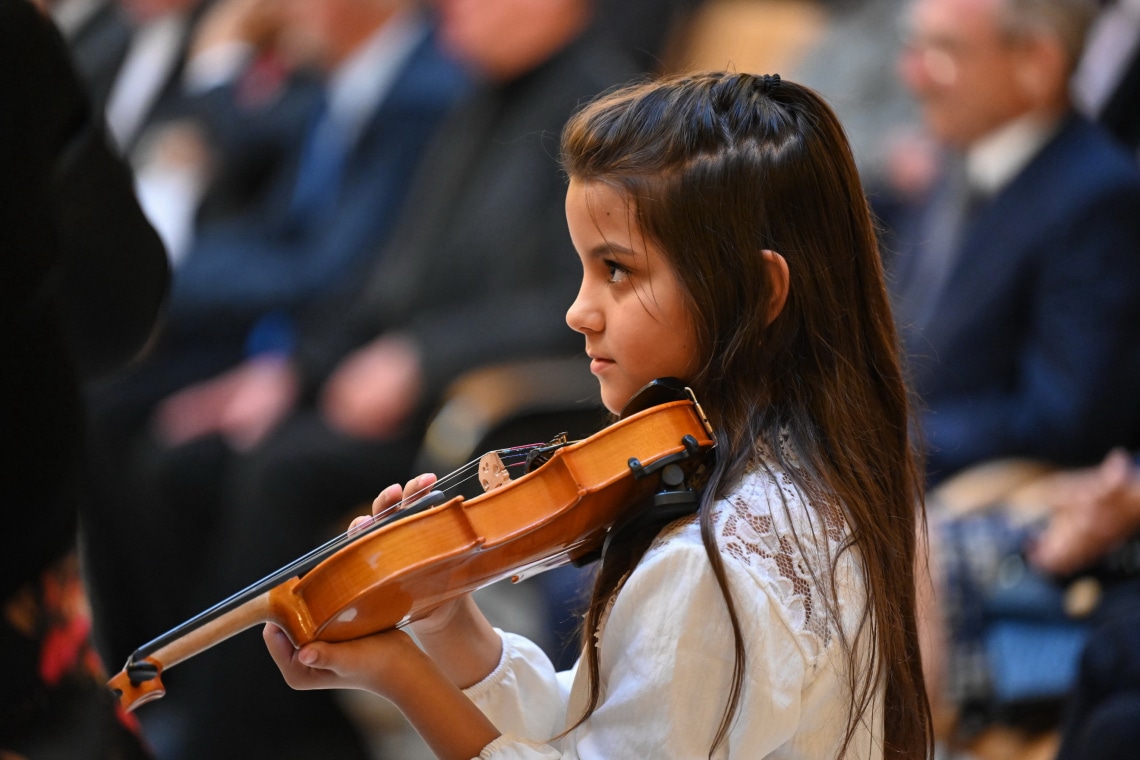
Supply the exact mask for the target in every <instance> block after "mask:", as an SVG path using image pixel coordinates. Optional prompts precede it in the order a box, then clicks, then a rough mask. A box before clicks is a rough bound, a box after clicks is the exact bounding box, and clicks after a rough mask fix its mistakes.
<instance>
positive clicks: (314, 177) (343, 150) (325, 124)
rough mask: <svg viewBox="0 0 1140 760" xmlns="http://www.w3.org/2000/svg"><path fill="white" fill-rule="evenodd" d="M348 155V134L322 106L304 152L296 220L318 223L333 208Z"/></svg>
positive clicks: (296, 188)
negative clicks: (346, 137)
mask: <svg viewBox="0 0 1140 760" xmlns="http://www.w3.org/2000/svg"><path fill="white" fill-rule="evenodd" d="M347 156H348V145H347V140H346V139H345V136H344V134H343V132H342V130H341V129H340V127H339V125H337V123H336V121H335V120H334V119H333V118H332V117H331V115H330V112H329V110H328V108H327V106H322V107H321V108H320V109H318V112H317V114H316V117H315V118H314V119H313V124H312V128H311V130H310V132H309V136H308V138H307V139H306V141H305V145H304V148H303V150H302V152H301V161H300V164H299V166H298V169H297V180H296V184H295V185H294V188H293V198H292V201H291V203H290V206H289V211H290V215H291V216H292V217H293V221H294V222H300V223H301V224H303V225H304V224H316V223H319V222H320V221H322V220H323V218H324V217H325V216H326V215H327V214H328V213H329V212H331V211H332V209H333V208H334V207H335V205H336V199H337V195H338V194H339V193H340V185H341V180H342V178H343V176H344V167H345V163H346V159H347Z"/></svg>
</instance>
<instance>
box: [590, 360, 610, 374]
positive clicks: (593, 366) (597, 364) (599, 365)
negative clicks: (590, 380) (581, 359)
mask: <svg viewBox="0 0 1140 760" xmlns="http://www.w3.org/2000/svg"><path fill="white" fill-rule="evenodd" d="M612 364H613V361H612V360H610V359H601V358H597V357H592V358H591V359H590V372H592V373H594V374H597V373H598V372H601V371H602V370H604V369H605V368H606V367H609V366H611V365H612Z"/></svg>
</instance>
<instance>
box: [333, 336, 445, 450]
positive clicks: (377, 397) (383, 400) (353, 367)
mask: <svg viewBox="0 0 1140 760" xmlns="http://www.w3.org/2000/svg"><path fill="white" fill-rule="evenodd" d="M421 395H422V372H421V366H420V354H419V349H418V348H417V347H416V345H415V343H414V342H412V341H411V340H409V339H407V338H405V337H402V336H398V335H386V336H383V337H381V338H378V339H376V340H374V341H372V342H371V343H369V344H367V345H366V346H364V347H363V348H360V349H358V350H357V351H356V352H355V353H353V354H351V355H350V356H348V357H347V358H346V359H345V360H344V361H342V362H341V364H340V366H339V367H338V368H337V370H336V372H335V373H334V374H333V375H332V377H330V378H329V379H328V381H327V382H326V383H325V385H324V388H323V390H322V393H321V410H322V411H323V412H324V415H325V419H326V420H327V421H328V423H329V424H330V425H332V426H333V427H335V428H337V429H338V430H340V431H342V432H344V433H346V434H348V435H351V436H356V437H358V438H386V437H388V436H390V435H392V434H394V433H396V432H397V431H398V430H399V429H400V428H401V426H402V425H403V424H404V423H405V422H406V421H407V419H408V417H409V416H410V415H411V413H412V411H413V410H414V409H415V408H416V404H418V403H419V401H420V396H421Z"/></svg>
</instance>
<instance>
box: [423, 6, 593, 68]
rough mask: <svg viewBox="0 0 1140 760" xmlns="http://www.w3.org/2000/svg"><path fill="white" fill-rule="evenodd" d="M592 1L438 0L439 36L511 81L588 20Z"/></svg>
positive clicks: (464, 55)
mask: <svg viewBox="0 0 1140 760" xmlns="http://www.w3.org/2000/svg"><path fill="white" fill-rule="evenodd" d="M590 2H591V0H435V3H434V4H435V6H436V8H437V10H438V13H439V22H440V38H441V40H442V41H443V44H444V46H445V47H446V48H447V49H448V50H449V51H450V52H451V53H452V54H453V55H454V56H456V57H457V58H458V59H459V60H461V61H463V62H464V63H466V64H468V65H470V66H473V67H474V68H475V69H476V70H477V71H479V72H480V73H481V74H483V75H484V76H486V77H488V78H490V79H492V80H495V81H510V80H511V79H514V78H515V77H517V76H519V75H521V74H523V73H525V72H527V71H529V70H530V69H532V68H534V67H535V66H537V65H538V64H540V63H542V62H543V61H545V60H546V59H547V58H549V57H551V56H552V55H553V54H554V53H555V52H557V51H558V50H560V49H561V48H562V47H563V46H564V45H565V44H566V43H567V42H569V41H570V40H572V39H573V38H574V37H576V36H577V35H578V33H579V32H581V30H582V29H583V28H584V27H585V26H586V24H587V23H588V21H589V18H590Z"/></svg>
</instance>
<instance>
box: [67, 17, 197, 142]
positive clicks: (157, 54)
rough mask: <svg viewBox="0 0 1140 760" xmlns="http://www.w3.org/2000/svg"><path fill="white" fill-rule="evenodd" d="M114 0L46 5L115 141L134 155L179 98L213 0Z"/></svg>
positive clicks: (176, 103) (175, 105) (177, 102)
mask: <svg viewBox="0 0 1140 760" xmlns="http://www.w3.org/2000/svg"><path fill="white" fill-rule="evenodd" d="M109 2H110V5H108V4H107V3H106V2H102V1H101V0H91V1H89V2H82V0H53V2H50V3H49V6H50V7H51V9H52V13H53V14H55V16H56V18H58V19H60V20H61V22H63V23H64V24H66V25H67V27H68V28H70V29H71V30H72V31H71V34H70V36H69V44H70V46H71V49H72V58H73V60H74V61H75V64H76V66H77V67H78V68H79V71H80V75H81V76H82V78H83V80H84V82H85V84H86V85H87V89H88V92H89V93H90V96H91V98H92V100H93V103H94V106H95V108H96V111H97V112H100V113H102V114H103V115H104V117H105V118H106V120H107V129H108V132H109V133H110V135H111V137H112V141H113V143H114V145H116V146H117V147H118V148H119V150H120V151H121V152H122V153H123V155H124V156H127V157H129V158H131V159H133V154H134V150H135V148H136V147H137V146H138V145H139V140H140V139H141V138H142V136H143V135H144V134H145V133H146V131H147V129H148V127H150V126H151V125H152V124H154V123H156V122H158V121H160V120H161V119H163V118H164V117H165V116H166V115H167V114H169V113H171V109H174V108H177V106H178V104H179V103H180V101H181V98H182V93H181V78H182V71H183V67H184V66H185V64H186V59H187V56H188V53H189V48H190V44H191V40H192V38H193V35H194V32H195V29H196V27H197V24H198V20H199V18H200V17H201V16H202V14H203V13H205V12H206V11H207V9H208V8H209V6H210V4H211V3H212V2H213V0H109ZM124 27H125V28H124ZM124 32H125V34H124Z"/></svg>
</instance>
